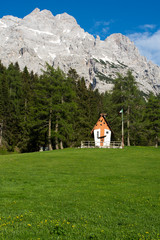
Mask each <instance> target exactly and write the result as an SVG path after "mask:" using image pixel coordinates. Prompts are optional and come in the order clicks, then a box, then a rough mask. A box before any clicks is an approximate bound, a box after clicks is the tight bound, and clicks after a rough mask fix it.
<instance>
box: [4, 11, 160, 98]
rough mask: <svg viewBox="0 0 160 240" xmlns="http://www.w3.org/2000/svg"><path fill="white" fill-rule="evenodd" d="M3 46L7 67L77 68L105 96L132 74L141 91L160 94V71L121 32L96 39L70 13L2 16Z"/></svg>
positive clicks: (38, 68) (37, 12)
mask: <svg viewBox="0 0 160 240" xmlns="http://www.w3.org/2000/svg"><path fill="white" fill-rule="evenodd" d="M0 42H1V45H0V52H1V56H0V58H1V59H0V60H1V61H2V63H3V64H4V65H6V66H7V65H9V64H10V63H11V62H13V63H15V62H18V63H19V65H20V68H21V69H23V68H24V67H25V66H27V67H28V69H29V71H31V70H33V71H34V72H37V73H39V74H41V73H42V72H41V69H42V68H43V69H44V68H45V63H46V62H47V63H49V64H50V65H53V66H54V67H55V68H57V67H60V68H61V69H62V70H63V71H64V72H66V73H67V72H68V70H69V69H70V68H73V69H75V70H76V71H77V73H78V74H79V75H80V76H81V77H84V78H85V80H86V83H87V84H88V85H89V83H92V84H93V87H95V88H97V89H99V91H100V92H104V91H106V90H111V89H112V87H113V83H114V79H115V78H116V76H117V75H116V74H117V72H119V73H121V74H122V75H125V74H126V73H127V71H128V70H132V72H133V75H134V76H135V79H136V81H137V83H138V85H139V87H140V89H141V90H142V91H144V92H150V91H151V92H154V93H155V94H156V93H160V67H158V66H156V65H155V64H153V63H151V62H149V63H148V62H147V61H146V59H145V58H144V57H142V56H141V55H140V54H139V51H138V49H137V48H136V47H135V45H134V43H133V42H131V41H130V40H129V38H128V37H126V36H124V35H122V34H120V33H119V34H112V35H111V36H109V37H107V38H106V40H105V41H102V40H100V38H99V37H97V38H96V39H95V38H94V37H93V36H92V35H90V34H89V33H85V32H84V30H83V29H82V28H81V27H80V26H79V25H78V24H77V21H76V19H75V18H74V17H72V16H70V15H69V14H67V13H63V14H58V15H56V16H53V14H52V13H51V12H50V11H48V10H42V11H41V10H40V9H39V8H36V9H34V10H33V11H32V12H31V13H30V14H29V15H27V16H26V17H24V18H23V19H18V18H15V17H12V16H8V17H3V19H0ZM42 66H44V67H42Z"/></svg>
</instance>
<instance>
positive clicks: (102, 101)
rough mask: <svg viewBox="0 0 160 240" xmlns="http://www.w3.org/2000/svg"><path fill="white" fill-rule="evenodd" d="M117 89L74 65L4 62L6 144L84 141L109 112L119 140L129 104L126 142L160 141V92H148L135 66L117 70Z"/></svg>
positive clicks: (32, 146) (0, 108)
mask: <svg viewBox="0 0 160 240" xmlns="http://www.w3.org/2000/svg"><path fill="white" fill-rule="evenodd" d="M114 82H115V85H114V88H113V91H112V92H106V93H105V94H100V93H99V92H98V90H93V89H92V86H91V85H90V86H89V87H86V84H85V80H84V78H81V77H80V76H79V75H78V74H77V72H76V71H75V70H74V69H70V70H69V71H68V73H67V74H65V73H64V72H63V71H62V70H61V69H59V68H57V69H54V68H53V67H52V66H50V65H48V64H47V65H46V70H45V71H43V72H42V75H41V76H38V75H37V74H34V73H33V72H29V71H28V69H27V67H25V68H24V69H23V71H21V70H20V68H19V65H18V63H15V64H13V63H11V64H10V65H9V66H8V67H5V66H3V64H2V63H1V62H0V147H1V148H6V149H7V150H8V151H20V152H31V151H39V148H40V147H42V148H45V147H48V149H49V150H52V149H63V148H64V147H65V148H66V147H78V146H80V142H81V141H82V140H93V136H91V130H92V128H93V126H94V125H95V123H96V122H97V120H98V118H99V114H100V113H101V112H106V113H107V121H108V122H109V124H110V125H111V127H112V133H113V134H112V136H113V140H121V116H120V114H119V111H120V110H121V109H122V108H123V111H124V125H125V144H126V145H128V146H130V145H156V146H158V141H159V137H160V96H154V95H153V94H149V96H147V95H146V96H144V94H142V92H140V90H139V89H138V87H137V84H136V81H135V79H134V77H133V75H132V73H131V72H130V71H129V72H128V73H127V75H126V76H122V75H120V74H117V78H116V79H115V81H114Z"/></svg>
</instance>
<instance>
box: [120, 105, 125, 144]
mask: <svg viewBox="0 0 160 240" xmlns="http://www.w3.org/2000/svg"><path fill="white" fill-rule="evenodd" d="M119 113H121V114H122V148H124V121H123V108H122V109H121V111H120V112H119Z"/></svg>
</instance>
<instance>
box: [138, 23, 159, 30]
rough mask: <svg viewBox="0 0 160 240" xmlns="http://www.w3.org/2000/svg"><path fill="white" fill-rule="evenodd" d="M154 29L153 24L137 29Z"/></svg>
mask: <svg viewBox="0 0 160 240" xmlns="http://www.w3.org/2000/svg"><path fill="white" fill-rule="evenodd" d="M155 27H156V25H155V24H145V25H141V26H139V28H141V29H149V30H152V29H154V28H155Z"/></svg>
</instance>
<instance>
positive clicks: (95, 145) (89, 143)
mask: <svg viewBox="0 0 160 240" xmlns="http://www.w3.org/2000/svg"><path fill="white" fill-rule="evenodd" d="M81 148H122V143H121V142H119V141H111V142H101V141H100V142H95V141H81Z"/></svg>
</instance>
